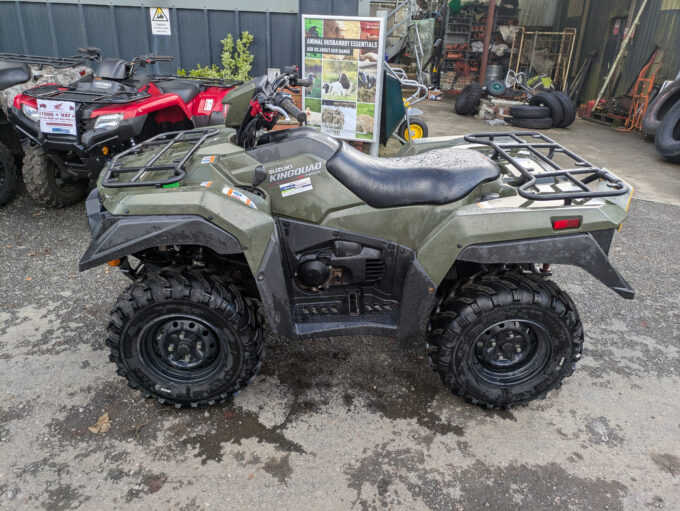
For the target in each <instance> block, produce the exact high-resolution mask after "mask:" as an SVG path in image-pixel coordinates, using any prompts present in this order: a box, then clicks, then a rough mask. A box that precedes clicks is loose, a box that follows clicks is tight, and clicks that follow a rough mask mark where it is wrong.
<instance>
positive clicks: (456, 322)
mask: <svg viewBox="0 0 680 511" xmlns="http://www.w3.org/2000/svg"><path fill="white" fill-rule="evenodd" d="M428 343H429V348H430V349H431V350H432V351H431V353H430V360H431V361H432V365H433V368H434V369H435V370H436V371H437V372H438V373H439V375H440V377H441V378H442V380H443V382H444V384H445V385H447V386H448V387H449V388H450V389H451V390H452V391H453V392H454V394H458V395H460V396H463V397H465V398H466V399H468V400H469V401H471V402H472V403H474V404H480V405H484V406H486V407H488V408H494V407H499V408H510V407H512V406H513V405H516V404H527V403H528V402H529V401H531V400H533V399H536V398H542V397H545V395H546V393H547V392H548V391H550V390H552V389H557V388H559V387H560V386H561V385H562V380H564V378H566V377H567V376H570V375H571V374H572V373H573V371H574V366H575V364H576V361H577V360H578V359H579V358H580V357H581V352H582V349H583V326H582V324H581V321H580V319H579V315H578V312H577V311H576V307H575V305H574V302H573V301H572V300H571V298H570V297H569V296H568V295H567V294H566V293H565V292H564V291H562V290H561V289H560V288H559V287H558V286H557V285H556V284H555V283H554V282H552V281H549V280H544V279H543V278H542V277H541V276H540V275H536V274H527V273H521V272H519V271H502V272H498V273H492V274H484V275H481V276H477V277H474V278H472V279H470V281H468V282H467V283H466V284H464V285H463V286H462V287H461V288H460V289H459V290H458V291H457V292H456V293H455V295H453V296H450V297H449V298H448V299H447V300H446V301H445V302H444V304H443V305H442V307H441V309H440V310H439V311H438V312H437V313H435V314H434V315H433V317H432V321H431V333H430V337H429V340H428Z"/></svg>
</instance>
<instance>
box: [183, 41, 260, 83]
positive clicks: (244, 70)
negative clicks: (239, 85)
mask: <svg viewBox="0 0 680 511" xmlns="http://www.w3.org/2000/svg"><path fill="white" fill-rule="evenodd" d="M253 40H254V38H253V35H252V34H251V33H250V32H248V31H247V30H246V31H244V32H242V33H241V37H239V38H238V40H237V41H236V45H235V46H236V51H234V38H233V37H232V35H231V34H228V35H227V37H225V38H224V39H222V41H221V43H222V59H221V60H222V67H221V68H220V67H219V66H218V65H217V64H212V65H210V66H201V65H200V64H198V65H197V66H196V67H195V68H194V69H190V70H189V72H188V73H187V71H186V70H185V69H178V70H177V74H178V75H180V76H187V75H189V76H195V77H201V78H221V79H225V80H242V81H244V82H245V81H248V80H250V70H251V69H252V67H253V59H254V58H255V57H254V56H253V54H252V53H250V51H248V48H250V45H251V43H252V42H253Z"/></svg>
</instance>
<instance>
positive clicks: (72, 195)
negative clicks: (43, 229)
mask: <svg viewBox="0 0 680 511" xmlns="http://www.w3.org/2000/svg"><path fill="white" fill-rule="evenodd" d="M22 173H23V175H24V183H25V184H26V191H27V192H28V194H29V195H30V196H31V198H32V199H33V200H34V201H36V202H39V203H40V204H44V205H45V206H49V207H52V208H63V207H64V206H70V205H71V204H75V203H76V202H78V201H79V200H80V199H82V198H83V196H84V195H85V193H86V192H87V185H88V181H87V180H86V179H84V180H82V181H77V182H74V183H62V182H61V180H60V179H59V168H58V167H57V165H56V164H55V163H54V162H53V161H52V160H51V159H50V157H49V156H47V154H46V153H45V151H44V150H43V149H42V148H41V147H38V146H35V147H29V148H28V149H27V150H26V154H25V156H24V165H23V167H22Z"/></svg>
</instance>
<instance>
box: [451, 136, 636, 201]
mask: <svg viewBox="0 0 680 511" xmlns="http://www.w3.org/2000/svg"><path fill="white" fill-rule="evenodd" d="M464 138H465V140H466V141H467V142H470V143H472V144H483V145H487V146H489V147H491V148H492V149H493V150H494V153H493V155H492V157H491V158H492V159H494V160H498V159H499V158H503V159H505V160H507V162H508V163H509V164H510V165H512V166H513V167H515V168H516V169H517V170H518V171H519V173H520V174H521V176H522V177H521V178H520V182H519V187H518V189H517V192H518V193H519V195H520V196H521V197H524V198H525V199H530V200H537V201H547V200H563V201H564V204H565V205H569V204H571V201H572V200H574V199H591V198H596V197H614V196H617V195H624V194H626V193H628V191H629V187H628V186H627V185H626V184H625V183H624V182H623V181H621V179H619V178H618V177H616V176H615V175H613V174H611V173H610V172H608V171H606V170H603V169H600V168H598V167H596V166H595V165H593V164H592V163H590V162H588V161H586V160H584V159H583V158H581V157H580V156H579V155H577V154H575V153H574V152H572V151H570V150H569V149H567V148H566V147H563V146H562V145H560V144H558V143H557V142H555V141H554V140H552V139H550V138H548V137H547V136H545V135H543V134H542V133H537V132H535V131H511V132H507V133H500V132H495V133H471V134H469V135H465V137H464ZM498 139H509V140H508V141H507V142H502V141H499V140H498ZM530 139H538V141H533V140H530ZM520 149H525V150H527V151H529V152H530V153H531V154H532V155H534V156H536V157H537V158H538V159H539V160H540V161H541V162H543V163H545V164H547V165H548V166H549V167H551V168H552V169H554V171H548V172H536V171H531V170H529V169H527V168H526V167H525V166H524V165H522V164H521V163H520V162H519V161H517V159H516V158H515V157H513V156H511V155H510V151H514V150H520ZM556 154H563V155H565V156H567V157H569V158H571V159H572V160H573V161H574V167H573V168H562V167H561V166H560V165H559V164H558V163H557V162H555V161H554V160H553V158H554V156H555V155H556ZM538 178H540V179H543V178H553V179H554V184H558V183H567V184H572V185H575V186H576V187H578V188H579V189H578V190H574V191H562V190H561V191H543V190H538V191H536V189H535V188H536V187H537V179H538ZM598 180H604V181H607V186H608V187H609V188H610V190H592V189H591V188H590V187H589V186H588V185H589V184H590V183H592V182H594V181H598ZM532 188H534V190H531V189H532Z"/></svg>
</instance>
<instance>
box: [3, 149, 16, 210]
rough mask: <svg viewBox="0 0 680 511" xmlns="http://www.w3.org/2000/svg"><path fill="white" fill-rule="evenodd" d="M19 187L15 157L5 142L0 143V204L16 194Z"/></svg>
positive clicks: (5, 202)
mask: <svg viewBox="0 0 680 511" xmlns="http://www.w3.org/2000/svg"><path fill="white" fill-rule="evenodd" d="M16 188H17V170H16V166H15V165H14V158H13V157H12V154H11V153H10V152H9V149H7V148H6V147H5V146H4V144H2V143H0V206H4V205H5V204H7V203H8V202H9V201H10V200H12V197H13V196H14V192H15V191H16Z"/></svg>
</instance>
